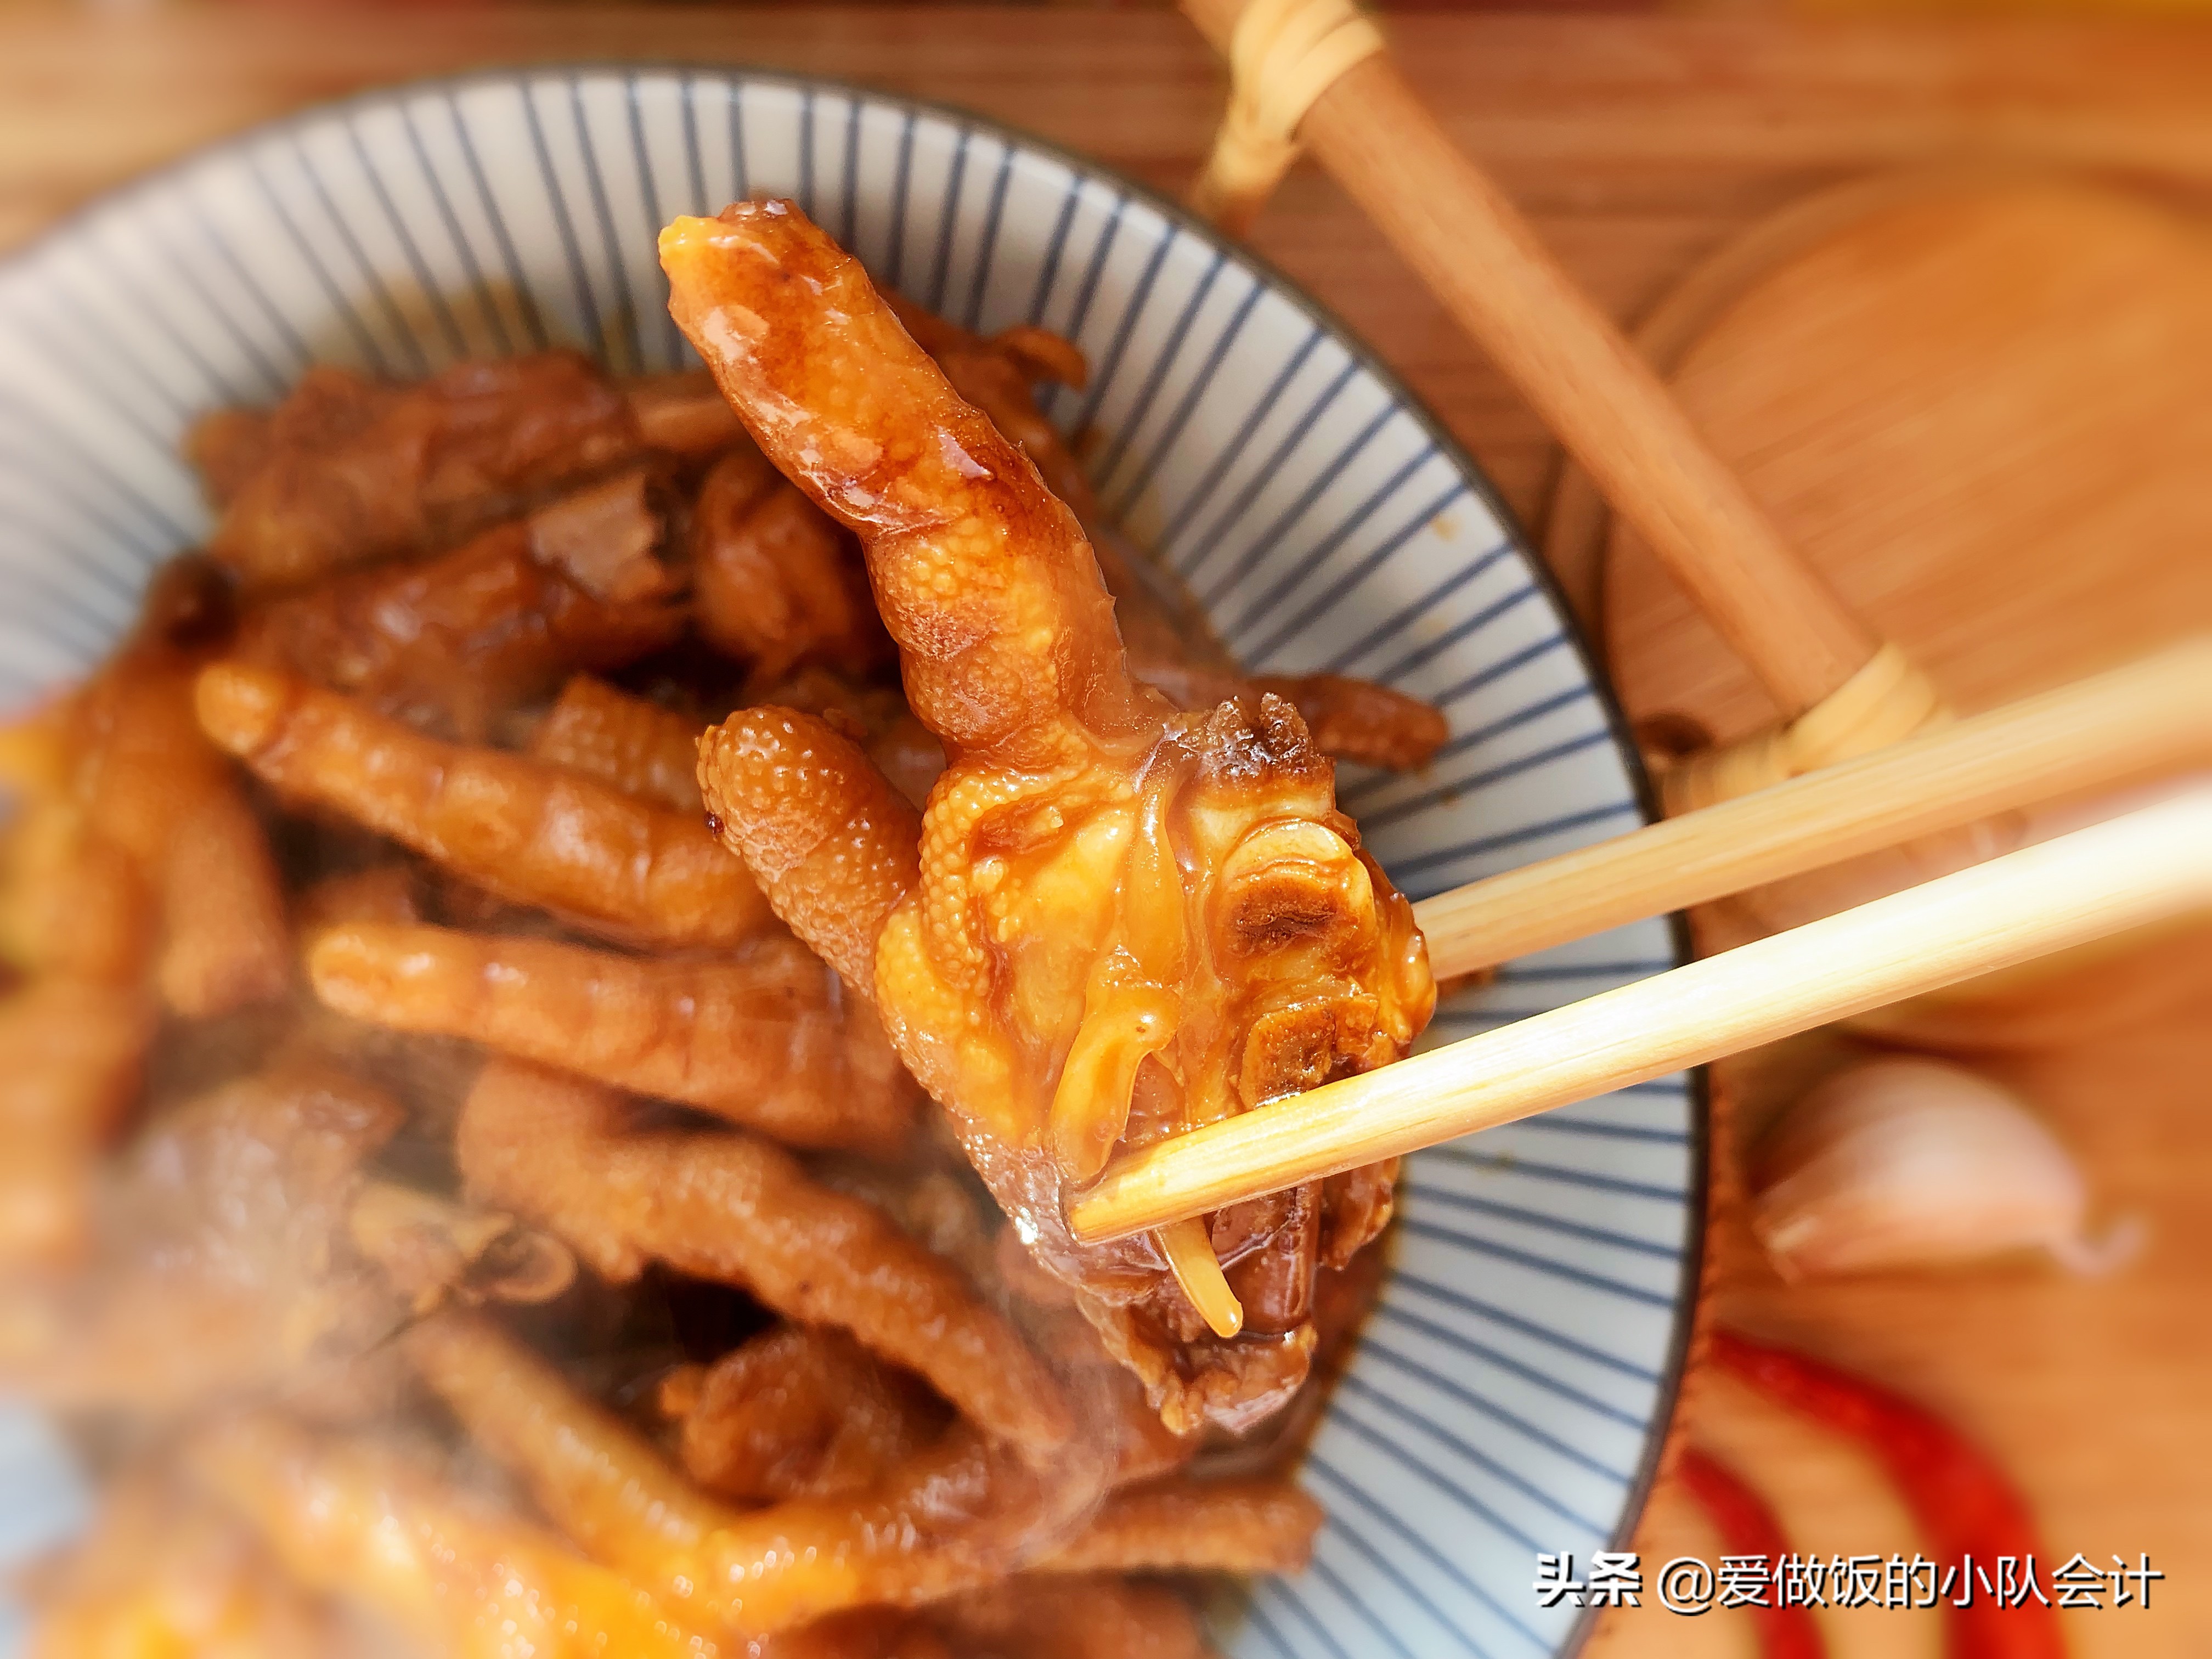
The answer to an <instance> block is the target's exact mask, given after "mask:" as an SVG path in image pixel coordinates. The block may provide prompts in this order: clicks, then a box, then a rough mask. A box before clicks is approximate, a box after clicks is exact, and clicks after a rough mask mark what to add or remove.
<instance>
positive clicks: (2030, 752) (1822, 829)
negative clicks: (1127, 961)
mask: <svg viewBox="0 0 2212 1659" xmlns="http://www.w3.org/2000/svg"><path fill="white" fill-rule="evenodd" d="M2208 710H2212V635H2198V636H2196V637H2194V638H2191V639H2189V640H2186V641H2183V642H2182V643H2180V644H2179V645H2177V646H2173V647H2169V648H2167V649H2166V650H2163V651H2160V652H2158V653H2155V654H2154V655H2152V656H2149V657H2146V658H2144V659H2142V661H2140V662H2136V663H2133V664H2130V665H2128V666H2127V667H2124V668H2118V669H2114V670H2113V671H2111V672H2109V673H2105V674H2099V675H2096V676H2094V677H2093V678H2089V679H2086V680H2082V681H2080V682H2078V683H2076V684H2073V685H2069V686H2064V687H2062V688H2061V689H2059V690H2056V691H2047V692H2045V693H2043V694H2041V695H2040V696H2033V697H2027V698H2023V699H2022V700H2021V701H2020V702H2015V703H2009V704H2008V705H2006V706H2005V707H2004V708H1998V709H1993V710H1991V711H1990V713H1988V714H1978V715H1976V716H1974V717H1973V718H1972V719H1970V720H1960V721H1958V722H1956V723H1955V724H1954V725H1950V726H1941V727H1938V728H1936V730H1934V731H1930V732H1923V733H1922V734H1921V735H1919V736H1917V737H1914V738H1907V739H1905V741H1904V742H1902V743H1899V744H1893V745H1892V746H1891V747H1889V748H1887V749H1883V750H1877V751H1876V752H1875V753H1874V754H1871V755H1866V756H1862V757H1858V758H1857V759H1855V760H1848V761H1844V762H1841V763H1838V764H1836V765H1833V766H1829V767H1826V768H1823V769H1821V770H1820V771H1818V772H1813V773H1808V774H1807V775H1805V776H1803V777H1801V778H1794V779H1792V780H1790V781H1789V782H1787V783H1782V784H1777V785H1775V786H1774V787H1771V788H1768V789H1762V790H1759V792H1757V793H1754V794H1749V795H1744V796H1740V797H1738V798H1737V799H1735V800H1731V801H1726V802H1723V803H1722V804H1721V805H1717V806H1708V807H1705V808H1703V809H1701V810H1700V811H1695V812H1689V813H1686V814H1684V815H1683V816H1682V817H1678V818H1671V819H1669V820H1668V821H1667V822H1665V823H1655V824H1650V825H1648V826H1646V827H1645V828H1644V829H1638V830H1634V831H1632V832H1631V833H1630V834H1628V835H1626V836H1615V837H1614V838H1613V840H1611V841H1604V842H1598V843H1597V844H1596V845H1595V846H1592V847H1585V848H1578V849H1577V850H1576V851H1574V852H1572V853H1566V854H1561V855H1560V856H1559V857H1558V858H1553V859H1546V860H1542V861H1541V862H1540V863H1536V864H1530V865H1524V866H1522V867H1521V868H1520V869H1518V870H1512V871H1508V872H1506V873H1505V874H1504V875H1499V876H1492V877H1491V878H1488V879H1487V880H1485V881H1478V882H1472V883H1469V884H1468V885H1467V886H1464V887H1457V888H1454V889H1453V890H1451V891H1449V892H1448V893H1439V894H1437V896H1435V897H1434V898H1429V899H1424V900H1423V901H1421V902H1420V903H1419V904H1417V905H1415V906H1414V907H1413V918H1414V920H1415V921H1416V922H1418V923H1419V927H1420V929H1421V932H1422V933H1423V934H1424V935H1425V937H1426V938H1427V939H1428V942H1429V963H1430V966H1431V968H1433V969H1435V970H1436V974H1437V977H1438V978H1439V979H1450V978H1455V977H1456V976H1457V975H1462V974H1468V973H1473V972H1474V971H1475V970H1476V969H1480V968H1487V967H1490V966H1492V964H1494V963H1500V962H1507V961H1510V960H1511V959H1512V958H1513V957H1522V956H1528V955H1529V954H1531V953H1533V952H1534V951H1543V950H1548V949H1550V948H1551V947H1552V946H1553V945H1565V944H1566V943H1568V942H1569V941H1571V940H1573V939H1583V938H1587V937H1588V936H1589V935H1590V934H1592V933H1602V932H1604V931H1605V930H1606V929H1607V928H1608V927H1620V926H1622V925H1623V924H1625V923H1627V922H1632V921H1642V920H1643V919H1644V917H1646V916H1656V915H1666V914H1667V913H1668V912H1669V911H1672V910H1681V909H1686V908H1689V907H1690V906H1691V905H1693V904H1704V903H1706V902H1709V901H1711V900H1713V899H1717V898H1722V897H1724V896H1727V895H1729V894H1730V893H1740V892H1742V891H1744V890H1747V889H1749V888H1753V887H1757V886H1760V885H1762V884H1765V883H1767V882H1770V881H1779V880H1781V879H1783V878H1785V877H1790V876H1798V875H1802V874H1804V873H1805V872H1808V871H1809V870H1817V869H1820V868H1821V867H1823V866H1826V865H1830V864H1837V863H1840V862H1842V861H1843V860H1845V859H1850V858H1857V857H1858V856H1859V855H1860V854H1864V853H1871V852H1875V851H1877V850H1879V849H1880V848H1885V847H1893V846H1895V845H1897V844H1898V843H1899V842H1906V841H1911V840H1912V839H1913V838H1914V837H1916V836H1926V835H1932V834H1934V833H1935V832H1936V831H1938V830H1942V829H1954V828H1957V827H1958V826H1960V825H1961V824H1967V823H1974V822H1976V821H1977V820H1978V819H1981V818H1984V817H1989V816H1990V815H1991V814H1993V813H1997V812H2004V811H2011V810H2013V809H2014V808H2015V807H2020V806H2025V805H2029V804H2031V803H2033V802H2035V801H2040V800H2050V799H2054V798H2056V797H2057V796H2060V795H2065V794H2069V793H2073V792H2075V791H2076V790H2081V789H2093V788H2101V787H2108V786H2111V785H2114V784H2118V783H2123V782H2126V781H2130V780H2131V779H2133V778H2136V777H2138V776H2140V775H2144V774H2146V773H2148V772H2151V771H2153V770H2155V769H2158V768H2160V767H2166V766H2172V765H2174V764H2176V763H2182V762H2186V761H2191V760H2197V761H2202V760H2208V759H2212V714H2207V712H2206V711H2208Z"/></svg>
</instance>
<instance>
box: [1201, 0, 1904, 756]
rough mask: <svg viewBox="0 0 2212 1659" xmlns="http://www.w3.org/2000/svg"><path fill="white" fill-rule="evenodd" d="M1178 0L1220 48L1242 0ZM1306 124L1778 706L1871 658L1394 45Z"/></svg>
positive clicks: (1873, 640)
mask: <svg viewBox="0 0 2212 1659" xmlns="http://www.w3.org/2000/svg"><path fill="white" fill-rule="evenodd" d="M1181 3H1182V9H1183V10H1184V12H1185V13H1186V14H1188V16H1189V17H1190V19H1191V21H1193V22H1194V23H1195V24H1196V25H1197V26H1198V28H1199V30H1200V33H1203V34H1204V35H1205V36H1206V38H1207V40H1210V41H1212V43H1213V45H1214V46H1216V47H1217V48H1218V49H1219V50H1221V51H1223V52H1227V51H1228V49H1229V44H1230V37H1231V34H1232V33H1233V32H1234V30H1235V28H1236V25H1237V17H1238V15H1240V14H1241V13H1242V12H1243V9H1244V6H1245V3H1246V0H1181ZM1298 137H1299V138H1300V139H1301V140H1302V141H1303V143H1304V144H1305V146H1306V148H1307V149H1309V150H1310V152H1311V153H1312V155H1314V157H1315V159H1316V160H1317V161H1320V162H1321V163H1322V166H1323V167H1327V168H1328V171H1329V173H1331V174H1332V175H1333V176H1334V178H1335V179H1336V181H1337V182H1338V183H1339V184H1340V185H1342V186H1343V187H1344V189H1345V190H1346V192H1347V193H1348V194H1350V195H1351V196H1352V197H1353V199H1354V200H1356V201H1357V202H1358V204H1359V205H1360V206H1361V207H1362V208H1363V209H1364V210H1365V211H1366V213H1367V216H1368V217H1369V218H1370V220H1372V221H1373V222H1374V224H1375V227H1376V229H1378V230H1380V231H1381V232H1382V233H1383V236H1384V237H1385V238H1386V239H1387V240H1389V243H1390V244H1391V246H1393V247H1395V248H1396V249H1397V251H1398V252H1399V254H1400V255H1401V257H1402V258H1404V259H1405V260H1406V262H1407V264H1409V265H1411V266H1412V267H1413V270H1414V271H1415V272H1416V273H1417V274H1418V275H1419V276H1420V278H1421V279H1422V281H1423V282H1424V283H1426V284H1427V285H1428V287H1429V289H1430V291H1431V292H1432V293H1433V294H1435V295H1436V296H1437V299H1438V300H1439V301H1442V302H1443V306H1444V308H1445V309H1446V310H1447V311H1449V313H1451V315H1452V317H1453V319H1454V320H1455V321H1456V322H1457V323H1458V324H1459V325H1460V326H1461V327H1462V329H1464V330H1465V331H1467V332H1468V335H1469V336H1470V337H1473V338H1474V341H1475V342H1476V343H1478V344H1480V346H1481V347H1482V348H1483V349H1484V350H1486V352H1488V353H1489V354H1490V356H1491V357H1492V359H1493V360H1494V361H1495V362H1497V364H1498V367H1499V368H1502V369H1503V370H1504V372H1505V374H1507V376H1508V377H1509V378H1510V379H1511V380H1512V381H1513V383H1514V385H1515V386H1518V387H1519V388H1520V390H1521V392H1522V396H1523V397H1525V398H1528V401H1529V403H1530V404H1533V405H1534V407H1535V409H1536V411H1537V413H1538V414H1539V415H1541V416H1542V417H1543V419H1544V422H1545V424H1546V425H1547V426H1548V427H1549V428H1551V429H1552V431H1553V432H1554V433H1555V434H1557V435H1558V436H1559V441H1560V442H1561V443H1563V444H1564V445H1565V447H1567V449H1568V450H1569V451H1570V452H1571V453H1572V454H1573V455H1574V457H1575V459H1577V461H1579V462H1581V463H1582V465H1583V470H1584V471H1587V472H1588V473H1589V476H1590V477H1591V479H1592V481H1593V482H1595V483H1596V485H1597V487H1598V489H1600V490H1601V492H1603V494H1604V495H1605V497H1606V499H1607V501H1611V502H1612V503H1613V507H1614V509H1615V510H1616V511H1617V512H1619V513H1620V515H1621V516H1622V518H1624V519H1626V520H1627V521H1628V522H1629V523H1631V524H1632V525H1634V526H1636V527H1637V529H1638V530H1639V531H1640V532H1643V534H1644V538H1645V539H1646V540H1647V541H1648V542H1649V543H1650V545H1651V548H1652V550H1653V551H1654V552H1656V554H1657V555H1658V556H1659V557H1660V558H1661V559H1662V560H1663V561H1664V562H1665V563H1666V565H1667V568H1668V569H1669V570H1670V571H1672V572H1673V573H1674V576H1675V578H1676V579H1677V580H1680V582H1681V584H1682V585H1683V586H1684V588H1685V589H1686V590H1687V592H1689V594H1690V596H1691V598H1692V599H1694V600H1696V601H1697V604H1698V606H1699V609H1700V610H1701V611H1704V612H1705V616H1706V617H1708V618H1709V619H1710V620H1711V622H1712V623H1713V625H1714V627H1715V628H1716V629H1718V630H1719V632H1720V634H1721V636H1722V637H1723V639H1725V640H1726V641H1728V642H1729V646H1730V647H1731V648H1733V649H1734V650H1735V652H1736V653H1737V654H1738V655H1739V656H1741V658H1742V659H1743V660H1744V662H1745V663H1746V665H1748V666H1749V667H1750V668H1751V670H1752V671H1753V673H1754V674H1756V675H1757V676H1758V678H1759V682H1760V683H1761V684H1763V685H1765V687H1766V689H1767V690H1768V691H1769V692H1770V693H1771V694H1772V695H1773V696H1774V698H1775V700H1776V701H1777V702H1779V703H1780V704H1781V705H1782V709H1783V713H1784V714H1785V715H1789V716H1795V715H1797V714H1802V713H1804V712H1805V711H1806V710H1807V709H1808V708H1812V707H1813V706H1814V704H1816V703H1818V702H1820V701H1821V700H1822V699H1823V698H1825V697H1826V696H1828V694H1829V693H1831V692H1832V691H1834V690H1836V689H1837V688H1838V687H1839V686H1841V685H1842V684H1844V681H1846V680H1848V679H1850V678H1851V676H1852V675H1854V674H1855V673H1857V671H1859V670H1860V669H1862V668H1863V667H1865V666H1866V665H1867V664H1868V663H1869V661H1870V660H1871V659H1873V657H1874V654H1875V652H1876V651H1877V650H1878V649H1879V648H1880V647H1881V640H1880V639H1879V638H1878V637H1877V636H1876V635H1875V632H1874V631H1873V630H1872V629H1870V628H1869V627H1868V626H1867V625H1866V623H1863V622H1862V621H1861V620H1860V619H1859V618H1858V617H1857V616H1855V615H1854V614H1853V613H1852V612H1851V611H1850V608H1849V607H1848V606H1846V605H1844V602H1843V600H1842V599H1840V598H1838V596H1837V594H1836V592H1835V590H1834V589H1833V588H1832V587H1830V586H1828V584H1827V581H1826V579H1825V578H1823V577H1822V576H1821V575H1820V573H1819V572H1818V571H1816V570H1814V568H1813V567H1812V566H1811V565H1810V564H1808V562H1806V561H1805V560H1804V559H1803V558H1802V557H1801V556H1799V555H1798V553H1797V552H1796V550H1795V549H1794V548H1792V547H1791V546H1790V544H1788V543H1787V542H1786V541H1785V540H1784V538H1783V537H1782V535H1781V532H1778V530H1776V529H1775V527H1774V526H1773V524H1772V523H1771V520H1769V519H1768V518H1767V516H1766V514H1765V513H1764V512H1763V511H1762V510H1761V509H1760V508H1759V506H1758V504H1757V503H1755V502H1754V501H1753V500H1752V499H1751V495H1750V494H1749V492H1748V491H1747V490H1746V489H1744V487H1743V485H1742V483H1741V482H1740V481H1739V480H1738V479H1737V478H1736V476H1735V473H1734V472H1732V471H1729V468H1728V466H1727V465H1725V464H1724V463H1723V462H1722V461H1721V459H1719V458H1718V457H1717V455H1715V454H1714V453H1713V452H1712V450H1711V448H1710V447H1708V446H1707V445H1706V443H1705V440H1704V439H1703V438H1701V437H1700V436H1699V435H1698V432H1697V430H1696V428H1693V427H1692V425H1691V424H1690V422H1689V419H1688V417H1687V416H1685V415H1684V414H1683V412H1682V410H1681V408H1680V405H1679V404H1676V403H1675V402H1674V398H1673V397H1672V396H1671V395H1670V394H1669V393H1668V390H1667V388H1666V386H1664V385H1663V384H1662V382H1661V380H1660V379H1659V377H1658V376H1657V375H1656V374H1654V373H1653V372H1652V370H1651V368H1650V364H1648V363H1646V362H1644V359H1643V358H1642V357H1641V356H1638V354H1637V351H1636V349H1635V348H1634V347H1633V346H1632V345H1631V344H1630V343H1628V341H1627V340H1626V338H1624V337H1622V335H1621V333H1620V330H1619V329H1618V328H1616V327H1615V326H1614V325H1613V321H1612V319H1610V318H1608V317H1607V315H1606V314H1605V313H1603V312H1602V311H1601V310H1599V309H1598V307H1597V306H1596V305H1595V303H1594V302H1593V301H1591V300H1590V299H1589V296H1588V295H1585V294H1584V293H1583V291H1582V290H1581V289H1580V288H1578V287H1577V285H1576V283H1575V282H1574V279H1573V278H1572V277H1571V276H1568V275H1567V273H1566V271H1565V269H1564V268H1562V267H1561V265H1560V264H1559V261H1558V260H1557V259H1556V258H1553V255H1552V254H1551V252H1549V251H1548V250H1547V248H1546V247H1545V246H1544V245H1543V243H1542V241H1541V239H1539V237H1538V236H1537V234H1536V233H1535V230H1534V228H1533V227H1531V226H1530V225H1529V223H1528V221H1527V220H1526V219H1525V218H1523V217H1522V215H1521V213H1520V212H1519V210H1517V209H1516V208H1515V207H1514V205H1513V204H1512V202H1511V201H1510V199H1508V197H1506V195H1505V193H1504V191H1502V190H1500V189H1499V188H1498V185H1497V184H1496V183H1495V182H1494V181H1493V180H1492V179H1491V178H1490V177H1489V175H1488V174H1487V173H1484V172H1483V170H1482V169H1481V168H1480V167H1477V166H1476V165H1475V164H1474V162H1473V161H1470V160H1468V157H1467V156H1466V155H1462V153H1461V152H1460V150H1459V149H1457V148H1456V147H1455V145H1454V144H1453V143H1452V142H1451V140H1450V139H1449V137H1446V136H1445V134H1444V131H1443V129H1442V128H1441V127H1440V126H1438V125H1437V120H1436V118H1435V117H1434V116H1433V115H1431V113H1430V112H1429V111H1428V110H1427V109H1426V108H1425V106H1423V105H1422V103H1421V101H1420V100H1419V98H1418V97H1417V96H1416V95H1415V94H1414V93H1413V88H1411V87H1409V86H1408V85H1407V83H1406V80H1405V77H1404V76H1402V75H1401V74H1400V73H1399V71H1398V70H1397V68H1396V66H1395V64H1393V63H1392V62H1391V61H1390V58H1389V55H1388V54H1387V53H1384V54H1380V55H1377V56H1376V57H1372V58H1368V59H1366V60H1365V61H1364V62H1363V63H1360V64H1357V65H1355V66H1354V67H1352V68H1351V69H1349V70H1346V71H1345V72H1344V73H1343V75H1342V76H1340V77H1339V78H1338V79H1337V81H1336V82H1334V84H1333V85H1332V86H1330V87H1329V88H1328V90H1327V91H1325V92H1323V93H1322V94H1321V96H1320V97H1319V98H1318V99H1317V100H1315V102H1314V104H1313V106H1312V107H1311V109H1310V110H1309V111H1308V112H1307V113H1306V117H1305V119H1304V123H1303V124H1302V125H1301V126H1300V127H1299V130H1298Z"/></svg>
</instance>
